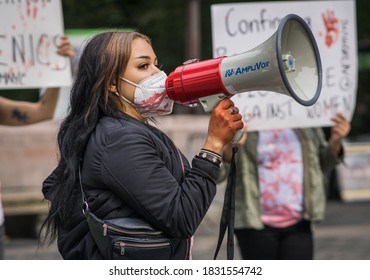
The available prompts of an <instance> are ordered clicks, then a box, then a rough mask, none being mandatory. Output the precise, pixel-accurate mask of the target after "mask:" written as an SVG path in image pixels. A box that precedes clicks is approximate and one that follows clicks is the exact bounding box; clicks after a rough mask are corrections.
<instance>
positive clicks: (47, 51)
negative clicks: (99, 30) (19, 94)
mask: <svg viewBox="0 0 370 280" xmlns="http://www.w3.org/2000/svg"><path fill="white" fill-rule="evenodd" d="M0 18H1V23H0V88H3V89H6V88H9V89H11V88H39V87H51V86H53V87H59V86H67V85H69V84H70V83H71V68H70V67H71V66H70V61H69V59H68V58H66V57H62V56H60V55H58V54H57V53H56V47H57V45H58V43H59V38H60V36H61V35H62V34H63V33H64V26H63V13H62V6H61V2H60V1H59V0H43V1H29V0H22V1H0Z"/></svg>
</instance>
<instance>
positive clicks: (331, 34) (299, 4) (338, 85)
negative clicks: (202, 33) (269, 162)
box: [211, 0, 358, 131]
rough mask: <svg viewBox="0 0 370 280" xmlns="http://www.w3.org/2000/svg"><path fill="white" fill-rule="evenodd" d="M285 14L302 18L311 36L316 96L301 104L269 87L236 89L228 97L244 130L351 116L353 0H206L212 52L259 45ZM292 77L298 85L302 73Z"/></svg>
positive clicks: (327, 123)
mask: <svg viewBox="0 0 370 280" xmlns="http://www.w3.org/2000/svg"><path fill="white" fill-rule="evenodd" d="M288 14H296V15H298V16H300V17H301V18H302V19H304V20H305V21H306V23H307V25H308V26H309V27H310V29H311V31H312V33H313V35H314V37H315V41H316V43H317V45H318V48H319V54H320V58H321V64H322V82H323V83H322V90H321V95H320V97H319V99H318V100H317V102H316V103H315V104H314V105H312V106H309V107H305V106H302V105H300V104H298V103H297V102H295V101H294V100H293V99H292V98H291V97H289V96H286V95H284V94H280V93H275V92H267V91H251V92H247V93H240V94H236V95H235V96H233V97H232V99H233V100H234V102H235V103H236V105H237V106H238V107H239V109H240V112H241V113H242V114H243V117H244V121H245V122H248V130H249V131H253V130H263V129H278V128H288V127H291V128H292V127H315V126H331V125H332V124H333V122H332V121H331V117H332V116H333V115H335V114H336V113H338V112H341V113H343V114H344V115H345V116H346V117H347V119H348V120H351V119H352V116H353V113H354V110H355V106H356V93H357V69H358V67H357V64H358V61H357V59H358V58H357V37H356V34H357V30H356V25H357V24H356V2H355V1H354V0H347V1H346V0H342V1H289V2H278V1H274V2H271V1H270V2H259V3H234V4H215V5H212V6H211V16H212V40H213V55H214V57H219V56H232V55H234V54H241V53H244V52H247V51H249V50H252V49H253V48H255V47H257V46H259V45H260V44H262V43H263V42H265V41H266V40H267V39H268V38H270V37H271V36H272V35H273V34H274V33H275V32H276V31H277V28H278V26H279V23H280V21H281V19H282V18H284V17H285V16H286V15H288ZM290 39H291V40H293V41H294V39H296V38H290ZM302 48H303V50H302V53H303V56H304V54H305V50H304V46H303V47H302ZM303 76H304V75H303ZM259 78H261V79H263V77H262V76H261V77H259ZM296 82H297V85H299V86H301V85H303V84H305V83H306V82H307V77H303V78H302V79H301V80H299V79H297V80H296ZM266 83H268V79H267V78H266Z"/></svg>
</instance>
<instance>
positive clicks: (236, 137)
mask: <svg viewBox="0 0 370 280" xmlns="http://www.w3.org/2000/svg"><path fill="white" fill-rule="evenodd" d="M242 137H243V130H241V129H239V130H238V131H237V132H236V133H235V135H234V137H233V140H231V143H232V144H233V145H235V144H236V143H238V142H239V141H240V139H242Z"/></svg>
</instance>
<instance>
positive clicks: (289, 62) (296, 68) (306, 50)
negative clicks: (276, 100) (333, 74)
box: [166, 14, 322, 111]
mask: <svg viewBox="0 0 370 280" xmlns="http://www.w3.org/2000/svg"><path fill="white" fill-rule="evenodd" d="M321 86H322V67H321V60H320V55H319V51H318V47H317V45H316V41H315V38H314V36H313V34H312V32H311V30H310V28H309V26H308V25H307V24H306V22H305V21H304V20H303V19H302V18H300V17H299V16H297V15H294V14H290V15H287V16H286V17H284V18H283V19H282V20H281V22H280V24H279V27H278V30H277V31H276V32H275V33H274V34H273V35H272V36H271V37H270V38H269V39H268V40H266V41H265V42H264V43H262V44H261V45H259V46H257V47H256V48H254V49H252V50H250V51H247V52H245V53H242V54H238V55H234V56H230V57H226V56H224V57H219V58H214V59H209V60H204V61H199V60H195V61H191V62H190V63H184V65H182V66H179V67H177V68H176V69H175V71H173V72H172V73H171V74H170V75H169V76H168V78H167V80H166V92H167V94H168V96H169V98H171V99H172V100H173V101H174V102H176V103H179V104H183V105H187V106H197V105H199V104H201V105H202V106H203V108H204V110H205V111H211V110H212V109H213V108H214V107H215V106H216V105H217V104H218V102H219V101H220V100H221V99H223V98H225V97H232V96H233V95H235V94H237V93H241V92H247V91H254V90H263V91H273V92H278V93H282V94H285V95H288V96H291V97H292V98H294V100H296V101H297V102H298V103H299V104H302V105H304V106H311V105H313V104H314V103H315V102H316V101H317V99H318V98H319V96H320V92H321Z"/></svg>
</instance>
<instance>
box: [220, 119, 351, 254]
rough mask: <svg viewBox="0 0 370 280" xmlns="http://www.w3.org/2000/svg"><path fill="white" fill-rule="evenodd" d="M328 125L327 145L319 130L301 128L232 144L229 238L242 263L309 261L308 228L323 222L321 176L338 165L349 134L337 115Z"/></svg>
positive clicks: (254, 135) (255, 134) (264, 132)
mask: <svg viewBox="0 0 370 280" xmlns="http://www.w3.org/2000/svg"><path fill="white" fill-rule="evenodd" d="M332 121H333V122H334V126H333V127H332V128H331V138H330V140H329V142H327V141H326V139H325V135H324V133H323V130H322V129H321V128H305V129H277V130H262V131H259V132H249V133H247V139H248V141H245V139H246V137H244V138H243V139H242V140H241V141H240V142H239V143H238V145H239V152H238V154H237V157H236V166H237V179H236V202H235V203H236V204H235V205H236V206H235V207H236V214H235V217H236V218H235V230H234V232H235V235H236V237H237V240H238V244H239V248H240V252H241V256H242V258H243V259H249V260H274V259H285V260H293V259H313V233H312V229H311V223H312V222H318V221H321V220H322V219H323V218H324V212H325V202H326V192H325V174H327V173H328V172H329V171H331V170H332V169H333V167H334V166H335V165H336V164H337V163H338V162H340V161H341V159H342V157H343V149H342V145H341V140H342V139H343V138H344V137H346V136H347V135H348V133H349V131H350V123H349V122H348V121H347V119H346V118H345V117H344V116H343V115H342V114H340V113H338V114H336V115H335V116H333V118H332ZM230 150H231V149H225V152H224V160H225V161H229V160H230V153H231V152H230ZM223 179H224V176H221V177H220V180H223Z"/></svg>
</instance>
